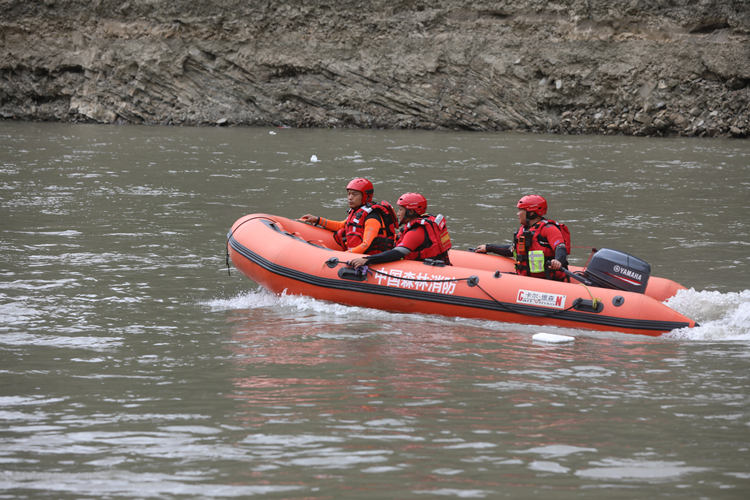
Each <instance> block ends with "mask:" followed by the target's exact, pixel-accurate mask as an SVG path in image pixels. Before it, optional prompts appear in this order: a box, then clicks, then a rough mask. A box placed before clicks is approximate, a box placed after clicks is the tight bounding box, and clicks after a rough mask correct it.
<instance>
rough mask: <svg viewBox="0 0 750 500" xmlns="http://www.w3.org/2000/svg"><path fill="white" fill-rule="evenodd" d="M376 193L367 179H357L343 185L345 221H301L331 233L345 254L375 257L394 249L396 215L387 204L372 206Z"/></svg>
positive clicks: (304, 218) (308, 217)
mask: <svg viewBox="0 0 750 500" xmlns="http://www.w3.org/2000/svg"><path fill="white" fill-rule="evenodd" d="M374 192H375V189H374V187H373V185H372V182H370V181H369V180H368V179H365V178H364V177H358V178H356V179H352V180H351V181H350V182H349V184H347V185H346V198H347V201H348V203H349V210H348V212H347V216H346V220H342V221H337V220H330V219H324V218H323V217H318V216H317V215H311V214H305V215H303V216H302V217H300V219H299V220H300V221H302V222H305V223H307V224H313V225H316V226H320V227H322V228H325V229H327V230H329V231H333V232H334V233H335V234H334V239H335V240H336V243H338V244H339V245H341V247H342V248H343V249H344V250H346V251H347V252H351V253H366V254H375V253H378V252H382V251H384V250H389V249H391V248H393V244H394V241H395V237H396V220H397V219H396V213H395V211H394V210H393V207H392V206H391V204H390V203H388V202H387V201H381V202H380V203H372V196H373V194H374Z"/></svg>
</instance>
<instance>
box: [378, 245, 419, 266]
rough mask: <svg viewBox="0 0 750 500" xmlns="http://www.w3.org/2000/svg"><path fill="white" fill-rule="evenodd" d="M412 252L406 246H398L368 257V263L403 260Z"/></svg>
mask: <svg viewBox="0 0 750 500" xmlns="http://www.w3.org/2000/svg"><path fill="white" fill-rule="evenodd" d="M410 253H411V250H409V249H408V248H406V247H396V248H392V249H390V250H386V251H385V252H380V253H376V254H375V255H370V256H369V257H367V263H368V264H382V263H383V262H393V261H394V260H401V259H403V258H404V257H406V256H407V255H409V254H410Z"/></svg>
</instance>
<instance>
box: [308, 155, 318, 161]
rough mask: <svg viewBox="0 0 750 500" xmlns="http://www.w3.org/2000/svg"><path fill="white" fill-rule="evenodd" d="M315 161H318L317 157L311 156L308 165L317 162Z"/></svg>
mask: <svg viewBox="0 0 750 500" xmlns="http://www.w3.org/2000/svg"><path fill="white" fill-rule="evenodd" d="M317 161H318V157H317V156H315V155H312V156H311V157H310V163H315V162H317Z"/></svg>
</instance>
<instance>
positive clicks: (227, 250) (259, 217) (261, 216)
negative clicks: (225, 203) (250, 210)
mask: <svg viewBox="0 0 750 500" xmlns="http://www.w3.org/2000/svg"><path fill="white" fill-rule="evenodd" d="M256 219H266V220H269V221H271V222H276V221H274V220H273V219H271V218H270V217H266V216H265V215H258V216H257V217H250V218H248V219H245V220H243V221H242V222H240V223H239V224H237V227H235V228H234V229H232V230H231V231H230V232H228V233H227V239H226V241H225V242H224V251H226V254H227V255H226V259H227V276H231V275H232V272H231V268H230V267H229V240H230V239H232V236H234V233H235V231H237V230H238V229H239V228H240V226H241V225H243V224H244V223H245V222H250V221H251V220H256Z"/></svg>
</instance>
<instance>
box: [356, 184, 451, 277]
mask: <svg viewBox="0 0 750 500" xmlns="http://www.w3.org/2000/svg"><path fill="white" fill-rule="evenodd" d="M396 207H397V208H396V215H397V217H398V224H399V227H400V228H401V230H400V231H401V232H400V236H399V238H398V239H397V241H396V246H395V248H393V249H391V250H387V251H385V252H381V253H377V254H374V255H369V256H367V257H357V258H356V259H353V260H350V261H349V262H348V264H349V265H350V266H352V267H361V266H364V265H366V264H380V263H383V262H392V261H395V260H401V259H406V260H425V259H433V260H439V261H442V262H444V263H445V264H448V265H450V260H449V259H448V250H449V249H450V247H451V238H450V235H449V234H448V228H447V226H446V223H445V217H443V216H442V215H438V216H437V217H435V216H433V215H430V214H427V213H425V212H426V211H427V200H426V199H425V197H424V196H422V195H421V194H419V193H404V194H402V195H401V197H400V198H399V199H398V201H397V202H396Z"/></svg>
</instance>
